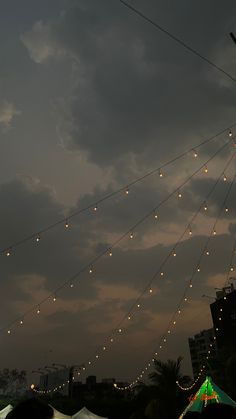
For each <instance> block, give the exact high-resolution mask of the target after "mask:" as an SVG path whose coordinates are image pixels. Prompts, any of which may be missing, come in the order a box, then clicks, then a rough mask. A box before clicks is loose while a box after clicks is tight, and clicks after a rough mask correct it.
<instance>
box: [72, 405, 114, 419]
mask: <svg viewBox="0 0 236 419" xmlns="http://www.w3.org/2000/svg"><path fill="white" fill-rule="evenodd" d="M72 418H73V419H107V418H104V417H102V416H97V415H95V414H94V413H92V412H90V411H89V410H88V409H87V408H86V407H83V409H81V410H79V412H77V413H76V414H75V415H73V416H72Z"/></svg>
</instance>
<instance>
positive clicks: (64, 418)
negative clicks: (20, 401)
mask: <svg viewBox="0 0 236 419" xmlns="http://www.w3.org/2000/svg"><path fill="white" fill-rule="evenodd" d="M51 407H52V406H51ZM52 408H53V411H54V419H69V418H70V419H107V418H104V417H102V416H97V415H95V414H94V413H92V412H90V411H89V410H88V409H87V408H86V407H83V409H81V410H79V412H77V413H75V414H74V415H73V416H68V415H64V414H63V413H61V412H59V411H58V410H56V409H54V407H52ZM0 413H1V412H0ZM4 418H5V416H4ZM0 419H2V417H1V416H0Z"/></svg>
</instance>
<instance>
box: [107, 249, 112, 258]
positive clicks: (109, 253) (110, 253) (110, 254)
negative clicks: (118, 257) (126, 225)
mask: <svg viewBox="0 0 236 419" xmlns="http://www.w3.org/2000/svg"><path fill="white" fill-rule="evenodd" d="M108 255H109V256H110V257H111V256H112V251H111V249H110V250H109V252H108Z"/></svg>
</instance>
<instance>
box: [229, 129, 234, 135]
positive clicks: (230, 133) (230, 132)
mask: <svg viewBox="0 0 236 419" xmlns="http://www.w3.org/2000/svg"><path fill="white" fill-rule="evenodd" d="M232 135H233V133H232V131H231V129H230V130H229V137H232Z"/></svg>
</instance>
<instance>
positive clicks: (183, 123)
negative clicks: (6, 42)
mask: <svg viewBox="0 0 236 419" xmlns="http://www.w3.org/2000/svg"><path fill="white" fill-rule="evenodd" d="M185 3H186V2H184V1H182V3H181V4H180V3H178V9H177V8H175V7H174V10H175V13H176V14H174V15H173V14H172V20H171V22H169V21H166V18H167V15H166V13H167V6H164V5H163V4H162V3H161V2H160V3H159V4H158V5H156V3H155V8H154V3H153V2H151V3H150V4H149V8H147V7H146V9H147V13H148V9H149V12H150V11H151V10H152V9H153V10H152V12H153V15H152V17H153V18H155V17H156V18H157V19H158V20H160V15H161V16H162V17H163V21H164V22H165V23H166V24H168V26H169V28H170V30H172V31H173V32H177V33H181V35H182V36H183V37H184V39H187V40H189V42H190V43H194V44H195V45H197V47H199V48H200V49H201V50H202V51H203V52H204V53H205V54H206V55H208V56H210V57H211V56H214V55H216V54H219V55H220V52H221V51H222V49H223V46H222V43H223V42H225V44H226V45H227V40H226V39H225V33H226V31H227V30H228V27H229V26H230V22H231V20H232V18H231V13H232V11H233V10H235V5H234V3H233V2H230V4H229V7H227V10H224V13H223V15H222V14H221V13H220V10H221V8H220V4H219V5H218V4H216V5H215V6H214V7H215V8H216V15H214V22H212V19H211V17H212V10H211V7H209V8H208V7H206V8H205V6H204V16H205V20H204V21H203V20H202V6H201V3H198V4H197V5H195V6H193V5H192V6H191V8H190V7H189V6H187V5H186V4H185ZM137 4H138V5H139V2H138V3H137ZM142 6H143V5H142ZM154 10H155V11H154ZM209 20H210V21H211V25H209ZM190 22H191V25H190ZM213 23H214V24H213ZM196 24H197V26H198V30H197V31H196ZM223 40H224V41H223ZM23 42H24V43H25V45H26V46H27V47H28V49H29V52H30V54H31V56H32V58H33V59H34V60H35V61H36V62H43V61H45V60H46V59H48V58H50V57H51V56H57V57H60V58H61V57H63V56H65V57H66V59H68V57H70V58H71V59H72V60H73V61H74V63H75V78H76V84H75V85H76V87H75V88H74V91H73V94H72V97H71V99H70V101H69V103H67V105H66V106H69V108H70V114H71V117H70V118H71V125H70V127H71V128H70V132H69V134H70V139H71V140H70V144H67V146H69V147H75V148H79V149H80V150H84V151H86V152H87V153H88V155H89V158H90V159H91V160H93V161H94V162H96V163H97V164H100V165H111V164H114V163H116V164H117V161H118V160H119V159H122V158H123V157H124V156H127V155H129V154H131V153H134V154H136V155H143V156H146V158H148V159H149V160H151V161H153V160H154V154H155V153H154V150H155V152H156V154H157V155H158V154H159V153H160V152H161V153H162V156H163V155H165V153H166V152H167V150H168V151H169V149H170V147H172V148H173V149H175V150H176V149H177V148H178V147H179V141H180V138H181V144H182V145H183V144H184V143H188V144H189V143H190V141H191V140H192V135H193V133H194V134H195V135H199V136H200V137H201V138H202V136H203V134H205V135H206V133H209V127H210V130H212V131H214V130H215V131H216V130H217V128H218V127H220V125H221V126H222V125H225V122H226V121H227V122H226V123H228V122H231V121H232V120H233V104H234V99H233V98H234V94H233V89H234V87H233V85H232V84H231V83H228V82H227V83H228V85H227V83H226V85H223V84H222V82H221V79H222V76H221V75H219V76H218V75H217V74H216V73H215V72H214V71H212V69H210V68H208V67H207V66H206V65H205V64H203V63H202V62H201V61H199V60H198V59H196V57H192V56H191V55H190V54H189V53H186V51H184V50H182V49H181V48H180V47H179V46H176V44H174V43H173V42H171V41H170V40H169V39H167V38H165V37H164V36H163V34H160V33H158V32H156V31H155V30H154V29H153V28H152V27H150V25H147V23H145V22H143V21H142V20H141V19H138V18H137V17H136V16H133V15H131V14H130V12H129V11H128V10H126V9H125V8H123V7H122V6H121V5H120V4H119V3H118V2H112V3H109V4H108V3H106V2H103V3H99V6H98V5H97V4H95V3H94V2H86V3H83V2H82V3H78V4H77V5H76V6H74V7H72V8H71V9H68V10H66V11H65V12H64V13H63V14H62V15H61V16H60V17H58V18H57V19H54V20H51V21H48V22H40V23H36V25H35V26H34V27H33V29H32V31H31V32H30V33H26V34H24V36H23ZM228 43H229V44H230V40H228ZM203 45H204V47H203ZM230 45H231V44H230ZM232 49H233V46H232ZM224 64H225V63H224ZM226 64H227V63H226ZM233 70H236V68H235V67H234V68H232V72H233ZM206 109H207V112H206ZM212 131H211V132H212ZM67 134H68V133H67Z"/></svg>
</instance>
